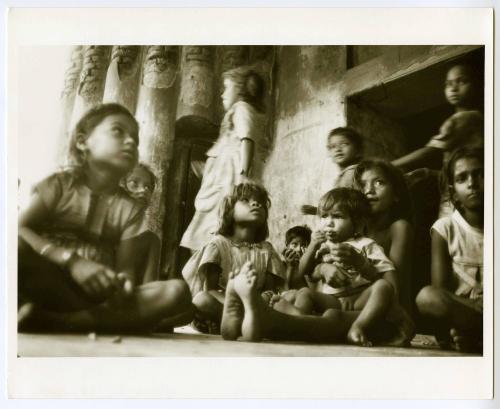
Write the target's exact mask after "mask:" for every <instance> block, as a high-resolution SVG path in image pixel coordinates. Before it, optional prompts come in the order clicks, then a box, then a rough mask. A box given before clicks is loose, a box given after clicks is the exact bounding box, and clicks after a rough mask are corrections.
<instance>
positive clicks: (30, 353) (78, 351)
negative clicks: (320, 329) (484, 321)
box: [18, 327, 464, 357]
mask: <svg viewBox="0 0 500 409" xmlns="http://www.w3.org/2000/svg"><path fill="white" fill-rule="evenodd" d="M18 355H19V356H20V357H193V356H205V357H234V356H258V357H269V356H276V357H283V356H286V357H315V356H330V357H357V356H411V357H416V356H427V357H429V356H464V354H461V353H458V352H454V351H443V350H441V349H439V347H438V346H437V345H436V344H435V342H434V338H433V337H429V336H424V335H417V336H416V337H415V339H414V340H413V341H412V348H389V347H371V348H364V347H356V346H351V345H314V344H305V343H292V342H286V343H284V342H280V343H278V342H270V341H265V342H261V343H250V342H228V341H224V340H222V338H221V337H220V336H215V335H204V334H199V333H197V332H195V331H194V330H192V329H191V328H190V327H183V328H177V329H176V330H175V332H174V333H173V334H155V335H151V336H128V335H127V336H122V337H117V336H116V335H99V334H97V335H96V336H95V337H94V336H92V335H86V334H85V335H82V334H50V335H48V334H19V335H18Z"/></svg>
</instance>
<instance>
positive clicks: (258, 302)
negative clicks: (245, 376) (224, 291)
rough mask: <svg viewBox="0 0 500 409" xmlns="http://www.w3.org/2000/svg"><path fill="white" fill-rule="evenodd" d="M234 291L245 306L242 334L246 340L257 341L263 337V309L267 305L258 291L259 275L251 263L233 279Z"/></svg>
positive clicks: (246, 264)
mask: <svg viewBox="0 0 500 409" xmlns="http://www.w3.org/2000/svg"><path fill="white" fill-rule="evenodd" d="M233 285H234V291H235V292H236V294H238V296H239V297H240V299H241V301H242V302H243V307H244V310H245V312H244V317H243V322H242V325H241V334H242V337H243V339H244V340H245V341H251V342H257V341H260V340H261V339H262V337H263V335H262V324H263V322H262V321H263V316H262V313H263V309H264V308H265V307H266V306H265V304H264V301H263V300H262V297H261V296H260V294H259V293H258V291H257V287H256V285H257V275H256V272H255V270H254V268H253V265H252V264H251V263H245V264H244V265H243V267H242V268H241V270H240V273H239V274H238V275H237V276H236V277H234V280H233Z"/></svg>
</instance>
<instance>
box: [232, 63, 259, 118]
mask: <svg viewBox="0 0 500 409" xmlns="http://www.w3.org/2000/svg"><path fill="white" fill-rule="evenodd" d="M222 78H223V79H229V80H231V81H233V82H234V84H235V85H236V93H237V100H239V101H245V102H247V103H249V104H250V105H252V106H253V107H254V108H255V109H257V110H258V111H260V112H262V111H264V94H265V89H266V85H265V81H264V79H263V78H262V76H261V75H260V74H259V73H258V72H257V71H255V70H254V69H253V68H251V67H248V66H243V67H237V68H233V69H231V70H229V71H226V72H225V73H223V74H222Z"/></svg>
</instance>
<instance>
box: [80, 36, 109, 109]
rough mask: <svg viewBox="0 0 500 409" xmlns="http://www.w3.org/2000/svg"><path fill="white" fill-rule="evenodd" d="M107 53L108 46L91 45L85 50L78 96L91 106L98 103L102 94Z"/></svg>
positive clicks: (107, 59)
mask: <svg viewBox="0 0 500 409" xmlns="http://www.w3.org/2000/svg"><path fill="white" fill-rule="evenodd" d="M109 51H110V47H109V46H96V45H91V46H87V47H86V48H85V52H84V56H83V67H82V72H81V74H80V87H79V89H78V95H80V96H81V97H82V98H83V99H84V100H85V102H86V103H89V104H91V105H92V104H96V103H99V102H100V100H101V98H102V95H103V93H104V82H105V77H106V70H107V68H108V62H109Z"/></svg>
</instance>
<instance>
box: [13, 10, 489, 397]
mask: <svg viewBox="0 0 500 409" xmlns="http://www.w3.org/2000/svg"><path fill="white" fill-rule="evenodd" d="M108 11H109V10H108ZM448 11H449V10H448ZM235 13H236V14H238V13H239V12H238V11H236V12H235ZM101 14H102V16H105V13H98V12H96V15H99V16H100V17H101ZM181 14H182V13H181ZM109 15H111V14H108V16H109ZM21 17H22V15H21ZM100 17H99V18H100ZM183 17H184V18H186V16H185V15H183ZM422 17H425V15H424V16H420V18H422ZM490 17H491V15H490ZM127 18H128V19H129V20H131V18H130V15H128V17H127ZM188 18H189V17H188ZM484 18H485V21H489V20H488V14H487V13H485V14H484ZM141 19H142V20H141V21H142V22H143V23H144V24H147V19H148V15H147V13H146V14H143V15H141ZM207 19H208V18H207ZM97 20H99V19H97ZM290 20H291V21H290V22H289V24H293V22H292V21H293V17H292V18H291V19H290ZM477 20H478V19H476V20H475V21H477ZM21 21H24V20H23V19H22V18H21ZM70 21H71V20H70ZM11 23H12V19H11ZM37 24H38V23H37ZM12 27H13V26H12V25H11V32H12V31H16V30H17V29H18V28H19V27H22V24H17V26H15V28H12ZM488 27H489V26H488ZM491 27H492V25H491ZM491 27H489V28H491ZM471 29H474V26H473V27H471ZM19 32H21V33H22V30H20V31H19ZM16 33H17V32H16ZM16 35H17V36H18V37H16ZM70 37H71V36H70ZM90 37H91V38H90V40H96V38H98V37H96V36H90ZM484 37H485V38H487V36H486V35H485V36H484ZM13 38H14V40H12V37H11V43H12V42H14V43H15V44H11V48H10V52H11V54H9V55H10V56H15V57H14V59H15V60H14V61H13V60H12V59H10V61H9V63H10V64H15V67H16V73H15V79H13V78H12V77H10V76H9V81H12V83H15V86H14V87H15V88H14V89H15V104H16V105H15V109H14V110H13V109H11V110H9V116H8V118H9V121H10V122H11V125H10V126H13V127H14V128H15V129H14V131H15V132H14V134H15V135H16V138H15V152H16V158H15V159H13V158H11V160H15V165H13V167H12V168H11V169H17V176H16V175H15V174H14V173H13V172H10V174H9V176H8V177H9V188H11V187H12V186H13V185H15V186H16V188H17V194H16V191H11V193H12V195H11V199H12V198H13V199H14V202H13V205H12V206H11V210H13V214H12V215H13V220H14V219H15V222H12V223H11V227H12V228H11V232H10V234H9V246H11V247H10V250H9V255H10V256H11V259H10V262H11V263H13V265H14V266H16V269H15V271H16V272H17V273H16V274H14V273H13V272H12V271H10V272H9V280H10V285H9V291H11V290H13V291H14V293H10V295H9V297H10V300H11V301H10V302H9V306H10V308H11V311H10V313H9V314H10V315H9V316H10V317H11V318H10V321H9V323H10V324H11V325H10V328H11V329H13V331H11V332H10V333H9V336H10V339H11V340H13V341H12V342H11V343H10V346H9V348H10V349H12V348H13V349H14V350H13V351H12V350H11V352H12V353H13V354H14V355H15V357H14V358H12V357H11V358H10V359H11V361H12V360H14V361H16V362H17V363H16V364H15V365H25V364H27V363H29V362H30V359H31V358H53V359H56V358H98V357H99V358H128V359H127V360H125V361H124V362H128V363H130V362H131V361H132V362H133V360H134V359H136V358H153V357H154V358H204V359H205V358H210V359H214V358H215V359H218V358H236V359H239V358H251V361H250V362H260V358H277V357H280V358H292V360H291V361H287V362H292V363H293V362H298V359H299V358H308V360H307V361H308V362H313V361H314V358H325V359H330V358H335V359H338V358H360V359H361V361H357V362H363V360H366V361H364V362H365V363H366V362H371V361H368V360H369V359H370V358H396V357H398V358H401V360H398V361H397V362H398V365H401V366H402V367H404V366H405V365H410V364H413V362H415V359H417V364H418V360H421V361H422V362H429V360H430V362H435V364H434V365H436V363H438V362H442V361H441V360H445V362H446V363H449V364H450V365H452V366H453V367H456V365H459V363H460V362H462V361H461V359H466V361H467V360H468V362H480V364H481V365H485V367H486V368H489V369H487V371H488V370H491V369H492V368H491V367H490V366H489V364H485V360H486V358H487V361H488V362H490V360H491V355H492V345H493V320H492V316H493V293H492V287H491V289H490V288H488V289H486V288H485V291H484V297H485V298H484V310H483V276H484V280H485V281H484V284H485V286H486V285H487V284H492V275H493V258H492V254H493V252H492V240H493V237H492V228H491V220H492V218H493V211H492V204H491V203H492V200H491V198H492V194H493V192H492V187H493V183H492V174H493V172H492V159H493V151H492V149H491V145H492V140H493V139H492V138H493V134H492V126H491V124H492V117H491V113H492V106H493V101H492V99H491V93H490V90H489V89H488V88H487V86H486V84H488V83H489V84H490V86H491V79H492V70H491V60H488V59H490V58H491V52H492V49H491V39H487V40H485V41H483V42H478V41H476V39H472V38H471V41H458V40H459V39H457V42H456V43H453V42H449V41H438V40H440V38H439V37H436V41H435V42H429V41H428V37H422V38H419V36H418V35H416V36H415V37H414V39H413V41H398V37H397V36H394V37H390V38H392V40H391V41H387V37H386V38H385V39H383V40H381V41H380V42H378V43H374V42H373V41H365V42H363V41H354V42H353V41H350V40H349V39H346V37H345V35H344V37H339V40H338V41H334V40H332V38H331V37H330V38H327V41H326V43H325V42H320V41H317V42H314V41H311V42H310V43H309V42H308V43H305V44H302V41H301V42H298V41H297V42H294V41H293V40H294V37H292V39H291V41H290V42H285V41H282V39H275V40H274V41H273V37H272V36H270V37H265V39H264V41H262V40H257V37H255V38H256V40H257V41H254V42H248V41H246V42H244V41H240V42H239V43H238V41H237V40H236V41H234V40H232V41H229V42H226V43H224V41H222V42H221V40H223V38H222V39H217V40H215V41H214V40H212V41H207V42H206V43H204V42H202V41H200V40H199V36H198V37H197V36H195V40H197V41H194V42H192V41H184V42H179V41H178V39H177V41H176V39H175V38H174V40H166V41H163V42H162V41H161V39H156V41H149V42H147V41H144V40H143V38H141V37H140V36H137V39H136V40H131V38H133V37H130V36H127V35H125V38H124V39H123V40H122V39H120V40H116V39H114V38H113V36H111V37H107V36H103V37H102V39H101V40H100V41H99V40H96V41H88V39H85V40H82V41H80V42H75V41H74V39H75V37H71V38H70V39H69V40H65V39H64V38H62V37H61V38H60V42H55V41H54V38H52V37H51V38H50V40H49V41H47V42H41V43H40V42H36V41H33V42H29V41H24V40H23V36H22V35H19V34H18V33H17V34H14V35H13ZM352 38H353V40H356V38H355V37H354V36H353V37H352ZM148 39H149V38H148ZM304 39H307V36H304ZM111 40H114V41H111ZM158 40H159V41H158ZM340 40H343V41H340ZM361 40H362V39H361ZM234 42H236V44H235V43H234ZM9 72H10V73H12V70H11V71H9ZM10 83H11V82H9V84H10ZM11 107H12V106H11ZM12 123H15V124H14V125H12ZM9 129H12V128H9ZM9 138H10V135H9ZM10 142H11V143H13V142H12V139H11V140H10ZM485 146H486V148H487V149H485ZM11 163H13V162H11ZM485 164H486V166H487V171H486V172H485ZM488 167H489V168H488ZM488 169H490V170H489V171H488ZM16 179H17V180H16ZM485 194H486V195H485ZM488 200H490V204H489V205H488V204H487V205H486V207H485V202H486V201H488ZM14 215H15V216H14ZM488 222H489V223H490V226H488V225H487V223H488ZM485 227H486V229H485ZM12 229H15V230H16V231H15V232H13V231H12ZM485 230H487V232H485ZM16 234H17V245H15V244H13V243H11V240H12V237H14V238H15V235H16ZM484 236H486V237H485V238H484V246H483V237H484ZM294 359H295V361H294ZM91 361H92V360H91ZM91 361H88V362H91ZM62 362H64V360H63V361H62ZM85 362H87V361H86V360H85ZM98 362H99V361H98ZM212 362H214V361H212ZM215 362H218V361H217V360H215ZM375 362H376V361H375ZM380 362H382V361H380ZM383 362H386V361H383ZM265 367H266V366H263V368H265ZM431 367H432V366H431ZM458 367H460V365H459V366H458ZM353 368H354V367H353ZM115 369H116V368H115ZM264 370H265V369H264ZM353 371H354V369H353ZM21 373H22V371H21ZM254 376H255V375H254ZM32 382H35V383H36V382H37V381H36V379H33V380H32ZM464 382H465V381H464ZM481 382H483V381H481ZM484 385H485V389H481V387H477V388H476V391H478V390H490V391H491V389H488V387H487V385H491V380H484ZM21 389H23V388H21ZM82 393H83V392H82ZM103 393H104V392H103ZM483 393H484V392H483ZM37 396H38V395H37ZM91 396H92V395H91ZM101 396H102V397H107V395H106V394H105V393H104V394H103V395H101ZM112 396H115V395H113V394H112Z"/></svg>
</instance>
